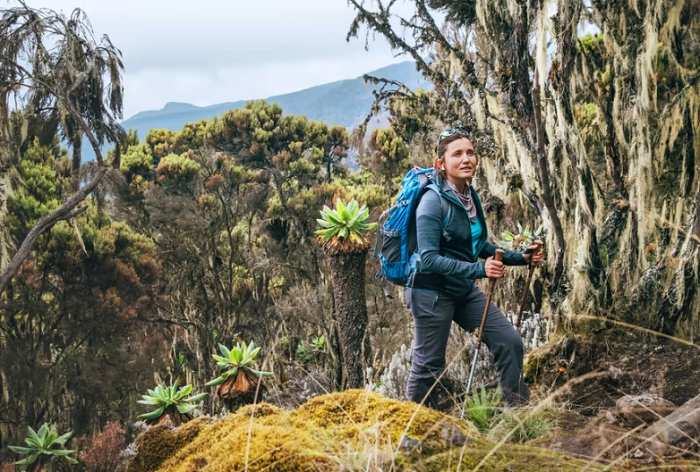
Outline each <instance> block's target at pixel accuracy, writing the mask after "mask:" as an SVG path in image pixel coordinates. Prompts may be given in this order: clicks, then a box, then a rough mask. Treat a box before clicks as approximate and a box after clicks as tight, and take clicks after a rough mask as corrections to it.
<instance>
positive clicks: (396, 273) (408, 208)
mask: <svg viewBox="0 0 700 472" xmlns="http://www.w3.org/2000/svg"><path fill="white" fill-rule="evenodd" d="M428 189H431V190H433V191H435V192H437V194H438V195H440V188H439V187H438V185H437V179H436V175H435V169H422V168H420V167H414V168H413V169H411V170H410V171H408V174H406V177H404V178H403V181H402V182H401V192H399V195H398V197H397V198H396V204H395V205H394V206H392V207H391V208H389V209H388V210H387V211H385V212H384V213H382V215H381V216H380V217H379V228H378V229H377V242H376V244H375V246H374V257H378V258H379V261H380V262H381V265H382V267H381V269H380V270H379V272H378V273H377V278H382V277H383V278H385V279H386V280H388V281H389V282H391V283H392V284H394V285H401V286H405V285H406V283H407V282H408V278H409V276H410V274H411V272H413V271H414V270H415V263H416V261H417V260H418V255H417V254H415V252H416V249H417V238H416V221H415V220H416V219H415V214H416V208H417V207H418V202H419V201H420V198H421V197H422V196H423V194H424V193H425V192H426V191H427V190H428ZM440 200H441V202H442V210H443V211H442V213H443V226H444V224H445V222H446V221H447V219H448V217H449V207H450V205H449V203H448V202H447V201H446V200H445V199H444V198H442V196H441V198H440ZM385 219H386V221H385V222H384V223H382V221H383V220H385ZM380 238H381V249H380V243H379V240H380Z"/></svg>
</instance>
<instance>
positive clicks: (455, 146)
mask: <svg viewBox="0 0 700 472" xmlns="http://www.w3.org/2000/svg"><path fill="white" fill-rule="evenodd" d="M443 163H444V165H445V173H446V174H447V178H448V179H449V180H458V181H465V180H470V179H471V178H472V177H474V173H475V172H476V153H475V152H474V145H473V144H472V142H471V141H470V140H468V139H466V138H462V139H458V140H456V141H452V142H451V143H450V144H448V145H447V148H446V149H445V157H444V159H443Z"/></svg>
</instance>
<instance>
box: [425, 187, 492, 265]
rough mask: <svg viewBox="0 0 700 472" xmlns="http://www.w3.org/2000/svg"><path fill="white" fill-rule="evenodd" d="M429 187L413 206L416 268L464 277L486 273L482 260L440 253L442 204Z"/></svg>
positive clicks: (438, 196)
mask: <svg viewBox="0 0 700 472" xmlns="http://www.w3.org/2000/svg"><path fill="white" fill-rule="evenodd" d="M440 198H441V197H440V195H438V194H437V192H435V191H433V190H429V191H427V192H425V194H424V195H423V197H422V198H421V200H420V202H419V203H418V208H417V209H416V234H417V238H418V254H419V255H420V266H419V267H420V270H421V271H426V272H432V273H435V274H442V275H446V276H452V277H460V278H465V279H479V278H483V277H486V271H485V270H484V264H483V263H481V262H465V261H458V260H456V259H450V258H449V257H445V256H442V255H440V240H441V239H442V231H443V228H442V218H443V216H442V204H441V202H440Z"/></svg>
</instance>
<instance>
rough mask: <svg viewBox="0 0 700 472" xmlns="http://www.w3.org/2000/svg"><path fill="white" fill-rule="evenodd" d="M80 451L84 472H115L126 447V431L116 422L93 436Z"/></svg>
mask: <svg viewBox="0 0 700 472" xmlns="http://www.w3.org/2000/svg"><path fill="white" fill-rule="evenodd" d="M84 442H87V445H85V446H84V447H82V448H81V450H80V455H79V457H80V462H81V463H82V465H83V468H84V469H85V472H117V470H119V468H120V465H121V458H122V453H123V452H124V449H125V447H126V430H125V429H124V428H123V427H122V425H121V424H119V423H118V422H116V421H113V422H111V423H108V424H107V425H106V426H105V427H104V429H102V430H101V431H99V432H97V433H96V434H94V435H93V436H92V437H91V438H90V439H89V441H88V439H87V438H84Z"/></svg>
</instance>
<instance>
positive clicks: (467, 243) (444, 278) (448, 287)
mask: <svg viewBox="0 0 700 472" xmlns="http://www.w3.org/2000/svg"><path fill="white" fill-rule="evenodd" d="M437 183H438V186H439V188H440V195H438V194H437V192H435V191H434V190H432V189H430V190H427V191H426V192H425V194H423V196H422V197H421V200H420V202H419V203H418V208H417V209H416V236H417V241H418V251H417V252H418V255H419V257H420V260H419V261H417V262H416V271H415V272H414V273H413V274H412V276H411V280H410V281H409V284H408V285H409V286H410V287H412V288H415V289H425V290H436V291H438V292H441V293H445V294H446V295H449V296H450V297H452V298H463V297H465V296H467V295H468V294H469V293H470V291H471V289H472V287H473V285H474V280H475V279H479V278H483V277H486V271H485V269H484V263H483V262H477V256H478V257H480V258H483V259H486V258H488V257H491V256H493V255H494V254H495V251H496V249H497V246H494V245H493V244H491V243H489V242H488V240H487V239H488V230H487V227H486V218H485V217H484V210H483V208H482V207H481V201H480V200H479V196H478V195H477V194H476V191H475V190H474V189H473V188H472V189H471V192H472V199H473V201H474V204H475V205H476V209H477V218H478V219H479V221H480V222H481V227H482V229H483V231H482V233H481V237H480V238H479V241H478V243H477V245H476V254H475V253H474V250H473V244H472V232H471V226H470V225H471V223H470V221H469V215H468V214H467V210H466V209H465V208H464V206H463V205H462V203H461V202H460V201H459V199H458V197H457V195H456V193H455V191H454V190H453V189H452V188H451V187H450V186H449V185H448V184H447V183H446V182H441V181H440V179H438V182H437ZM441 198H443V199H445V200H446V201H447V202H448V203H449V211H448V212H447V213H448V214H447V215H445V214H444V211H443V204H442V203H441V200H440V199H441ZM443 221H444V225H443ZM503 263H504V264H506V265H527V261H526V260H525V257H524V255H523V253H521V252H514V251H508V250H506V253H505V254H504V256H503Z"/></svg>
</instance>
